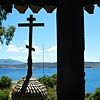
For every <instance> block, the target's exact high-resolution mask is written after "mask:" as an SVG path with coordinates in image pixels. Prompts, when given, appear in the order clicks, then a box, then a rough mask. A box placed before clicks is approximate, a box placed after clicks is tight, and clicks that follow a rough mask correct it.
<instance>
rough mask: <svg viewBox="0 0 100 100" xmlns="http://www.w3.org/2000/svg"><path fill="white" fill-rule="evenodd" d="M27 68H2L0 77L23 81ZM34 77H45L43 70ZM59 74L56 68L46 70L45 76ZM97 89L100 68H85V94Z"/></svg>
mask: <svg viewBox="0 0 100 100" xmlns="http://www.w3.org/2000/svg"><path fill="white" fill-rule="evenodd" d="M26 73H27V68H0V77H1V76H3V75H5V76H9V77H10V78H11V79H12V80H13V81H16V80H19V79H21V78H22V77H23V76H26ZM33 73H34V77H35V78H39V77H42V76H43V68H34V69H33ZM55 73H57V69H56V68H45V69H44V74H45V75H48V76H50V75H52V74H55ZM97 87H100V68H85V93H88V92H91V93H93V92H94V91H95V89H96V88H97Z"/></svg>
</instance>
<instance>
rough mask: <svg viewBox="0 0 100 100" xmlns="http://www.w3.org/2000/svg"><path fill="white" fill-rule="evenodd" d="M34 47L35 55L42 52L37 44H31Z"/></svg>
mask: <svg viewBox="0 0 100 100" xmlns="http://www.w3.org/2000/svg"><path fill="white" fill-rule="evenodd" d="M33 47H34V48H35V53H36V54H37V55H41V54H42V50H41V49H40V48H39V47H38V46H33Z"/></svg>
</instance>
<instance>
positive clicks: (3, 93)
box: [0, 76, 12, 100]
mask: <svg viewBox="0 0 100 100" xmlns="http://www.w3.org/2000/svg"><path fill="white" fill-rule="evenodd" d="M11 85H12V82H11V79H10V78H9V77H8V76H2V77H1V78H0V100H11V99H10V92H11Z"/></svg>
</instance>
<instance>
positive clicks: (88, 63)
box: [84, 62, 100, 68]
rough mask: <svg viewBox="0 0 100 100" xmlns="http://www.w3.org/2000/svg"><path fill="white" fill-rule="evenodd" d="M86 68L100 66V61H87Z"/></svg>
mask: <svg viewBox="0 0 100 100" xmlns="http://www.w3.org/2000/svg"><path fill="white" fill-rule="evenodd" d="M84 66H85V68H100V62H85V63H84Z"/></svg>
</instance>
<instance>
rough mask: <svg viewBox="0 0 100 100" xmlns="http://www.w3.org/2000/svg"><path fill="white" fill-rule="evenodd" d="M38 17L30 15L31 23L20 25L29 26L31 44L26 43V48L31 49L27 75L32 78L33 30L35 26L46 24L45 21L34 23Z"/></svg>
mask: <svg viewBox="0 0 100 100" xmlns="http://www.w3.org/2000/svg"><path fill="white" fill-rule="evenodd" d="M35 20H36V19H35V18H34V17H33V15H30V17H29V18H27V21H29V23H19V24H18V26H20V27H29V45H26V48H28V49H29V54H28V70H27V77H28V78H30V77H31V76H32V51H35V49H34V48H32V31H33V29H32V28H33V26H44V23H33V21H35Z"/></svg>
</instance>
